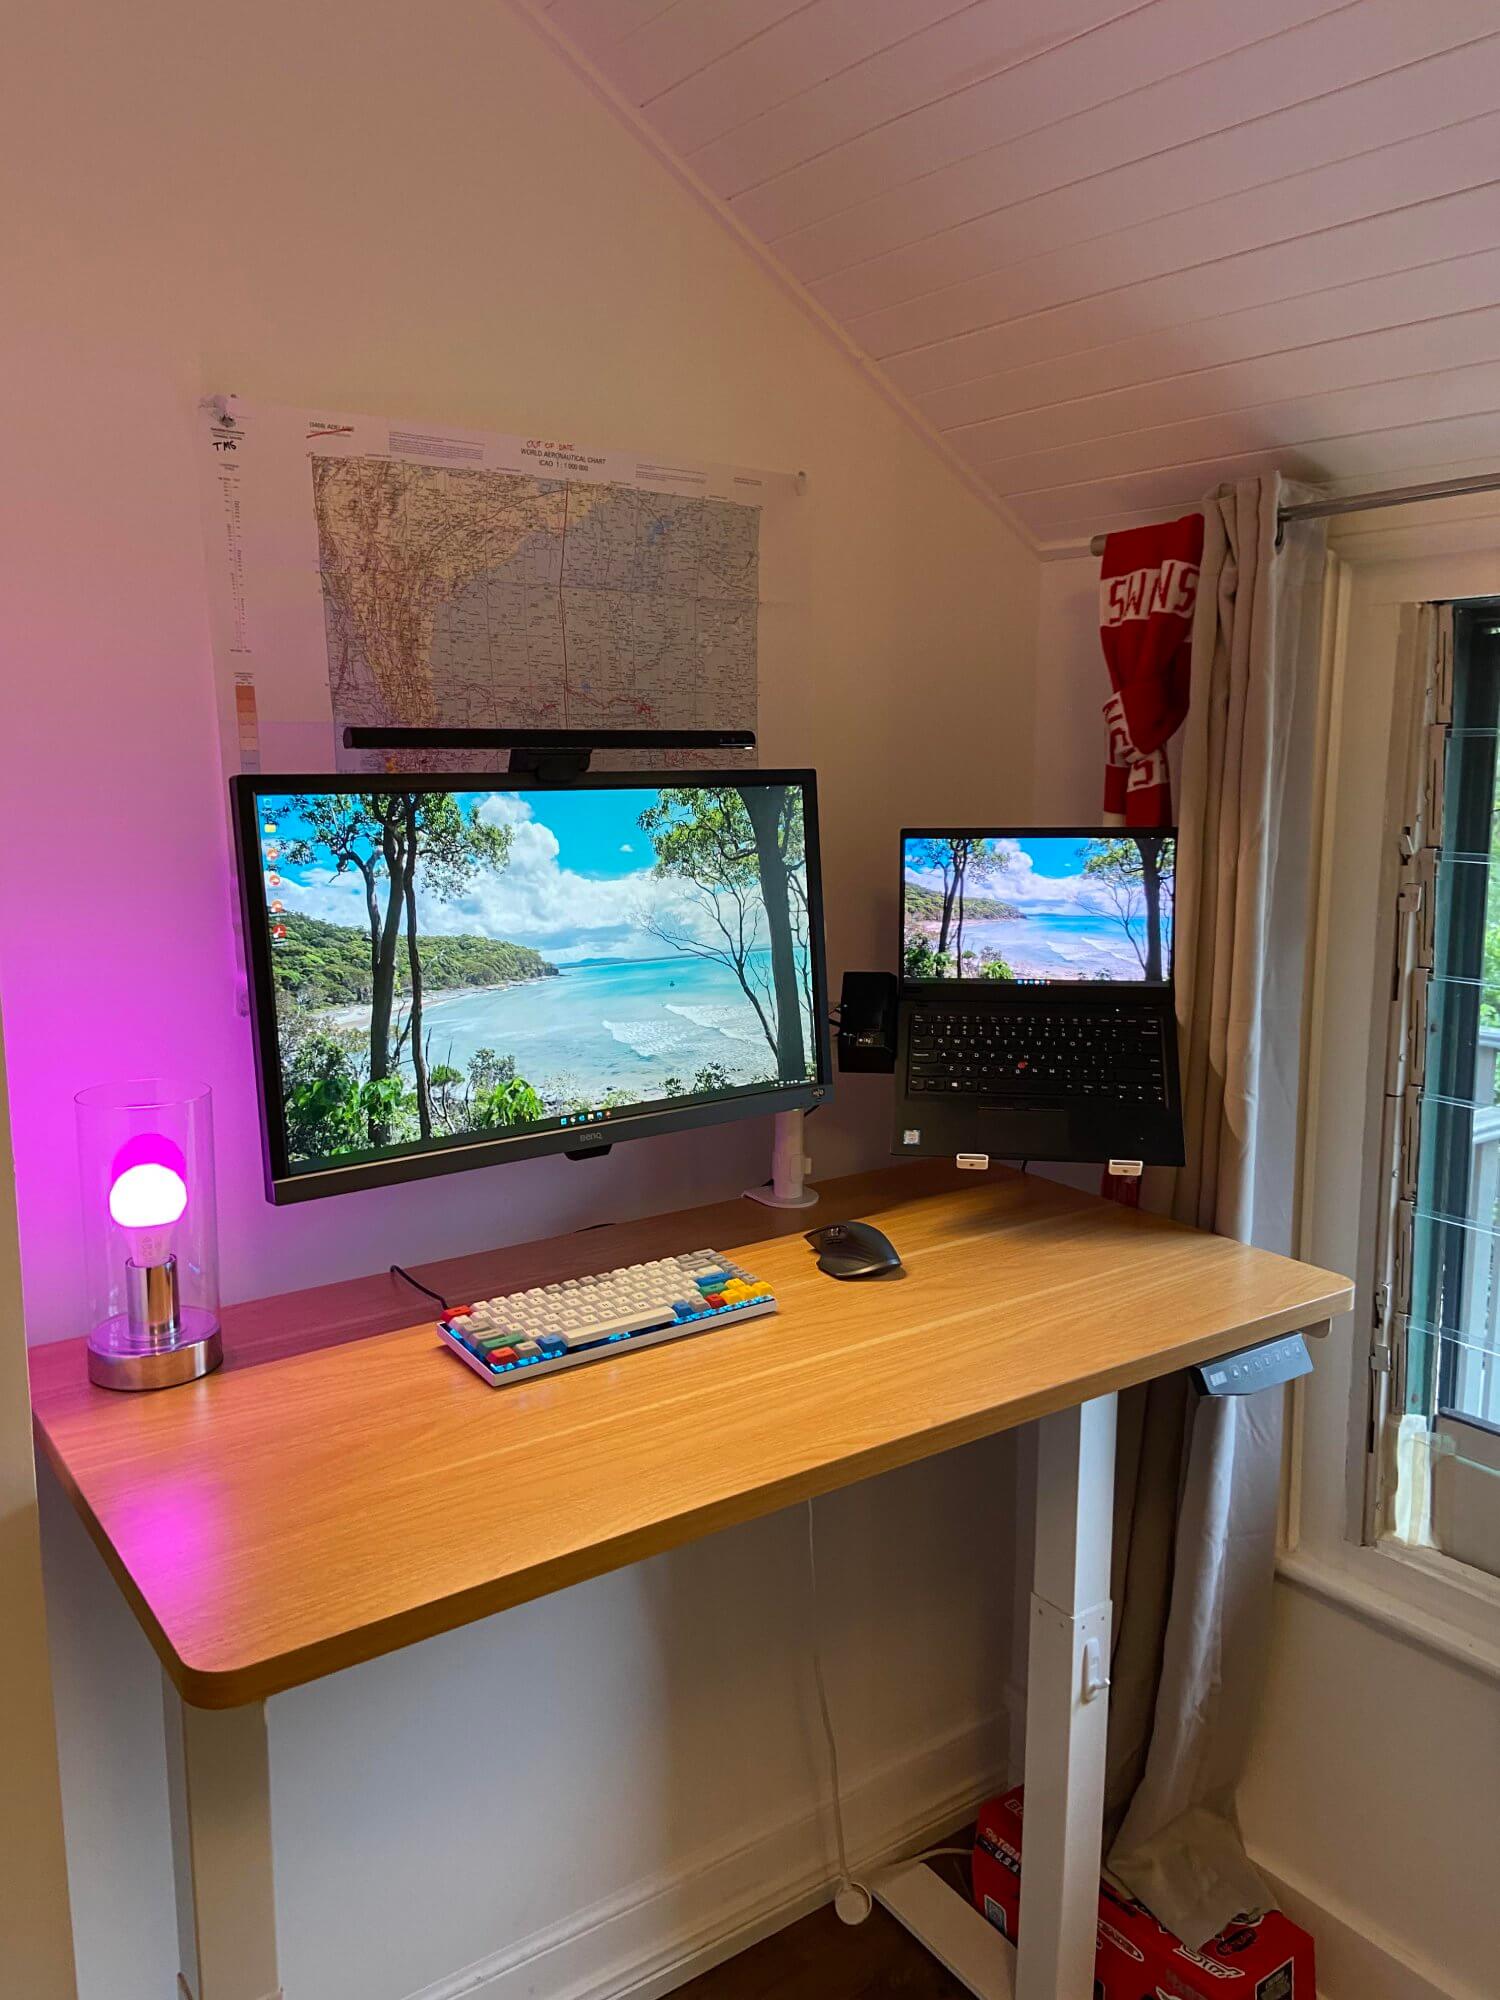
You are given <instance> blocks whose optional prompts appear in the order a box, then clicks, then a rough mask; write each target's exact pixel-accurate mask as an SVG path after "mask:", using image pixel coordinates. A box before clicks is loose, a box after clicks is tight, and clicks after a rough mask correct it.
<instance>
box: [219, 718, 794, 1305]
mask: <svg viewBox="0 0 1500 2000" xmlns="http://www.w3.org/2000/svg"><path fill="white" fill-rule="evenodd" d="M570 742H571V739H570ZM544 748H545V749H546V751H547V756H548V757H549V758H555V757H557V756H560V755H561V754H562V751H561V750H559V749H558V748H557V746H555V745H553V744H547V745H544ZM563 749H566V750H567V754H568V757H569V758H570V759H571V761H570V762H567V763H565V764H564V763H556V762H554V763H553V764H551V765H549V767H548V769H547V770H546V771H542V772H539V771H537V770H535V769H523V770H522V771H520V772H514V771H513V772H507V773H505V774H504V775H502V776H496V777H488V776H481V775H479V774H476V773H465V774H464V775H462V776H434V775H432V774H430V773H427V772H421V773H413V774H410V775H407V776H397V777H374V776H371V775H369V774H367V773H364V772H360V773H356V774H347V775H340V776H332V775H329V774H327V773H320V774H317V775H309V776H303V777H273V776H270V775H266V776H261V777H255V778H248V777H246V778H236V779H234V780H233V782H232V787H231V789H232V792H233V803H234V821H235V833H236V846H237V851H238V859H239V869H240V890H241V908H242V912H243V917H244V930H245V943H246V954H247V958H248V961H249V967H250V1011H251V1017H252V1023H253V1027H254V1031H255V1052H256V1060H257V1068H258V1071H259V1080H260V1099H261V1114H262V1125H263V1135H264V1142H265V1154H266V1189H267V1193H268V1195H269V1196H270V1199H271V1200H272V1201H274V1202H292V1201H306V1200H309V1199H311V1198H314V1197H316V1196H319V1195H333V1194H345V1193H347V1192H349V1191H350V1190H352V1189H358V1188H365V1187H375V1186H381V1185H385V1184H388V1183H390V1182H395V1181H408V1180H415V1179H421V1178H423V1177H425V1176H427V1175H431V1174H446V1173H451V1172H454V1171H455V1170H457V1169H460V1168H465V1167H483V1166H491V1165H494V1164H496V1163H498V1162H500V1161H503V1160H514V1159H525V1158H527V1157H530V1156H534V1155H536V1154H539V1153H566V1154H568V1155H569V1156H570V1157H574V1158H578V1157H583V1156H588V1155H592V1154H597V1153H602V1152H607V1151H608V1150H609V1148H610V1146H611V1145H612V1144H615V1143H617V1142H619V1141H621V1140H625V1139H636V1138H650V1137H654V1136H656V1135H658V1134H662V1133H667V1132H677V1131H683V1130H685V1129H687V1128H689V1127H692V1126H702V1125H710V1124H714V1123H717V1122H720V1121H723V1120H726V1119H734V1118H744V1117H749V1116H754V1115H757V1114H759V1115H765V1114H768V1113H780V1112H787V1111H794V1110H809V1109H811V1108H812V1107H813V1106H815V1105H817V1104H820V1103H822V1102H823V1100H824V1099H825V1098H826V1097H827V1096H828V1095H829V1094H830V1091H831V1084H832V1078H831V1072H830V1060H829V1048H828V1030H827V1025H826V1024H827V1016H828V1001H827V992H826V988H825V983H824V970H823V916H822V895H821V890H820V885H819V873H818V817H817V793H816V786H815V782H814V778H813V774H812V772H811V771H762V770H753V769H742V770H733V771H717V772H716V771H700V770H696V769H690V770H675V771H671V772H664V773H659V774H656V775H646V774H643V773H640V772H634V771H632V772H595V771H587V770H584V769H582V768H581V767H580V761H579V756H580V753H579V752H578V750H577V747H576V745H574V746H573V747H571V748H569V747H568V746H567V745H564V746H563ZM529 761H530V762H531V763H532V764H535V763H536V762H537V761H538V760H537V759H530V760H529ZM583 761H584V762H586V761H587V760H586V756H585V757H584V758H583ZM690 1247H691V1246H688V1245H683V1246H682V1248H683V1249H684V1250H687V1249H689V1248H690ZM705 1254H706V1253H705ZM712 1267H714V1260H713V1259H710V1260H709V1265H708V1266H707V1267H706V1268H712ZM606 1275H608V1276H609V1277H610V1278H611V1279H612V1280H613V1279H616V1278H618V1279H619V1280H620V1284H621V1286H622V1287H623V1290H622V1291H621V1294H620V1297H621V1299H623V1301H624V1306H622V1310H621V1312H619V1313H615V1314H614V1315H613V1318H615V1319H618V1318H621V1317H624V1318H627V1319H628V1318H631V1317H632V1312H631V1311H630V1310H626V1309H625V1308H627V1307H631V1308H633V1306H634V1305H635V1304H637V1303H640V1301H639V1300H637V1298H636V1296H635V1295H636V1293H637V1292H639V1293H640V1294H641V1297H642V1299H644V1298H645V1295H646V1293H650V1299H649V1300H646V1303H647V1304H650V1303H652V1302H653V1301H655V1302H656V1303H660V1302H661V1301H660V1300H658V1299H657V1294H658V1293H659V1292H660V1291H661V1290H662V1286H661V1285H660V1284H657V1283H656V1277H658V1276H660V1275H661V1274H655V1275H653V1276H652V1279H651V1282H650V1283H645V1282H644V1281H641V1282H639V1283H638V1282H637V1280H638V1278H639V1275H640V1274H637V1273H633V1272H627V1273H623V1274H621V1273H610V1274H606ZM731 1275H732V1274H731ZM679 1276H680V1274H679ZM673 1282H674V1284H675V1287H676V1288H675V1290H673V1291H672V1292H671V1294H670V1296H669V1297H668V1298H667V1300H666V1303H667V1304H669V1305H670V1304H672V1303H673V1302H674V1301H675V1302H677V1303H679V1304H686V1305H692V1304H693V1302H692V1300H691V1299H685V1298H684V1296H683V1294H684V1292H685V1290H686V1289H687V1288H686V1286H685V1285H684V1284H683V1283H681V1282H678V1281H677V1279H674V1281H673ZM618 1302H619V1301H616V1303H618ZM553 1304H554V1302H550V1301H549V1307H548V1311H549V1314H550V1316H551V1318H554V1319H566V1318H567V1315H565V1314H564V1313H563V1312H562V1310H561V1308H557V1309H556V1310H553ZM634 1316H635V1317H637V1318H638V1317H639V1314H635V1315H634ZM500 1317H501V1318H504V1314H503V1313H502V1314H500ZM574 1317H577V1315H575V1316H574ZM610 1317H611V1315H609V1314H605V1315H603V1318H604V1319H609V1318H610ZM599 1318H600V1315H599V1314H594V1315H593V1317H590V1315H589V1314H588V1313H584V1314H583V1315H582V1317H581V1319H579V1325H581V1326H583V1327H584V1328H585V1329H587V1328H592V1327H593V1326H594V1323H595V1320H596V1319H599ZM700 1318H701V1314H700V1313H699V1312H698V1310H697V1308H696V1307H694V1310H693V1313H692V1322H693V1325H694V1326H695V1327H696V1326H697V1324H698V1321H699V1319H700ZM507 1323H508V1321H507ZM571 1326H572V1321H571V1320H568V1327H571ZM564 1330H565V1331H566V1330H567V1328H565V1329H564ZM575 1330H576V1329H575Z"/></svg>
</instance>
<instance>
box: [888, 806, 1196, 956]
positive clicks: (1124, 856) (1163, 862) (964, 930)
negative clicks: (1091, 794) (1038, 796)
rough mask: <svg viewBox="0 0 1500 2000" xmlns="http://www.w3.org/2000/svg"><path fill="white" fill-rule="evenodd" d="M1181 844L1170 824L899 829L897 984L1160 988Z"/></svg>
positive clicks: (1169, 953) (1168, 951) (1169, 946)
mask: <svg viewBox="0 0 1500 2000" xmlns="http://www.w3.org/2000/svg"><path fill="white" fill-rule="evenodd" d="M1176 845H1177V843H1176V835H1175V832H1174V831H1173V829H1171V828H1164V829H1163V830H1162V831H1161V832H1159V833H1148V832H1145V831H1142V830H1137V829H1132V830H1130V831H1128V832H1127V831H1126V829H1124V828H1123V827H1120V828H1113V827H1086V828H1082V829H1078V828H1070V829H1069V830H1067V831H1066V832H1061V831H1058V830H1056V829H1052V830H1043V831H1039V832H1033V831H1026V832H1015V831H1006V830H997V831H994V832H988V831H978V830H975V829H972V828H968V829H963V830H961V831H958V832H953V831H951V830H944V831H942V832H938V833H924V832H906V833H903V834H902V836H901V967H902V976H903V978H904V979H905V980H907V981H908V982H912V983H917V984H925V983H928V982H931V981H936V980H959V979H962V980H1005V981H1008V982H1012V983H1015V984H1023V985H1030V986H1055V985H1106V984H1115V983H1119V984H1126V985H1156V986H1164V985H1166V984H1167V982H1168V981H1169V980H1170V979H1171V976H1172V876H1173V866H1174V862H1175V858H1176Z"/></svg>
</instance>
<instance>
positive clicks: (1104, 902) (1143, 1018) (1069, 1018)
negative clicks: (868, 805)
mask: <svg viewBox="0 0 1500 2000" xmlns="http://www.w3.org/2000/svg"><path fill="white" fill-rule="evenodd" d="M1175 856H1176V835H1175V830H1174V829H1171V828H1162V829H1160V830H1154V829H1153V830H1149V831H1148V830H1146V829H1143V828H1125V827H1067V828H1056V827H964V828H958V829H955V828H951V827H945V828H934V829H916V828H914V829H909V830H907V831H904V832H903V833H902V835H901V999H900V1004H899V1007H898V1010H897V1012H898V1025H897V1055H896V1104H895V1137H894V1144H893V1148H892V1150H893V1151H894V1152H895V1153H897V1154H898V1155H903V1156H906V1157H909V1158H913V1157H917V1156H919V1155H932V1154H939V1155H940V1154H949V1155H960V1156H962V1155H970V1156H980V1157H983V1156H989V1157H995V1158H1000V1159H1034V1160H1101V1161H1113V1160H1121V1161H1125V1160H1129V1161H1139V1162H1141V1163H1142V1164H1144V1165H1148V1166H1152V1165H1162V1166H1175V1165H1180V1164H1181V1162H1182V1158H1183V1148H1182V1110H1181V1099H1180V1093H1179V1084H1178V1066H1177V1024H1176V1017H1175V1013H1174V1010H1173V1000H1172V915H1173V868H1174V861H1175ZM975 1163H976V1164H978V1163H979V1161H978V1160H977V1159H976V1162H975Z"/></svg>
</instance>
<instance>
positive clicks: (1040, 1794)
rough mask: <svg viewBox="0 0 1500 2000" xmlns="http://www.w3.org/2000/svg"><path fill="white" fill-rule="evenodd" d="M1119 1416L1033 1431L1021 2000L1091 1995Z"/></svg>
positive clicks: (1075, 1416) (1093, 1415) (1105, 1412)
mask: <svg viewBox="0 0 1500 2000" xmlns="http://www.w3.org/2000/svg"><path fill="white" fill-rule="evenodd" d="M1115 1413H1116V1405H1115V1398H1114V1397H1113V1396H1100V1397H1098V1398H1096V1399H1095V1401H1093V1402H1091V1403H1084V1404H1083V1405H1082V1406H1081V1407H1079V1408H1076V1409H1072V1410H1062V1411H1060V1412H1059V1413H1058V1414H1057V1415H1056V1416H1055V1417H1045V1418H1044V1419H1043V1420H1042V1422H1041V1424H1040V1425H1039V1426H1038V1444H1037V1490H1036V1575H1035V1578H1034V1580H1033V1583H1032V1595H1031V1646H1030V1660H1029V1666H1028V1670H1027V1682H1026V1687H1027V1692H1026V1827H1025V1843H1024V1851H1025V1866H1024V1868H1023V1870H1022V1874H1021V1924H1020V1946H1019V1949H1018V1952H1017V1958H1016V2000H1091V1996H1092V1994H1093V1990H1094V1948H1095V1931H1096V1927H1097V1923H1098V1913H1099V1861H1100V1847H1101V1844H1102V1841H1103V1819H1104V1762H1105V1734H1106V1730H1107V1726H1108V1722H1109V1698H1108V1696H1107V1694H1106V1693H1105V1691H1104V1690H1105V1688H1107V1686H1108V1680H1107V1675H1108V1672H1109V1646H1110V1623H1111V1621H1110V1603H1109V1561H1110V1544H1111V1541H1112V1538H1113V1533H1114V1471H1115Z"/></svg>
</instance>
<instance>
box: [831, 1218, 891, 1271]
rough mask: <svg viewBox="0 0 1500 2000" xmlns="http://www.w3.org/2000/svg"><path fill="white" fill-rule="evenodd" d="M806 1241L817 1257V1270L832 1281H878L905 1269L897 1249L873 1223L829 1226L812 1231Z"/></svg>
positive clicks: (835, 1223) (841, 1223)
mask: <svg viewBox="0 0 1500 2000" xmlns="http://www.w3.org/2000/svg"><path fill="white" fill-rule="evenodd" d="M807 1240H808V1242H809V1243H810V1244H811V1245H812V1247H813V1248H814V1250H816V1251H817V1253H818V1269H819V1270H820V1271H826V1272H827V1273H828V1275H829V1277H830V1278H878V1277H879V1276H880V1275H881V1273H882V1272H885V1271H899V1270H900V1269H901V1268H902V1266H901V1258H900V1256H899V1255H898V1253H897V1250H896V1247H895V1245H894V1244H893V1243H892V1242H891V1239H890V1238H889V1237H888V1236H882V1235H881V1233H880V1231H879V1230H878V1229H877V1228H876V1227H875V1226H874V1224H873V1223H869V1222H830V1223H828V1224H827V1225H826V1227H824V1228H822V1229H810V1230H809V1231H808V1232H807Z"/></svg>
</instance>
